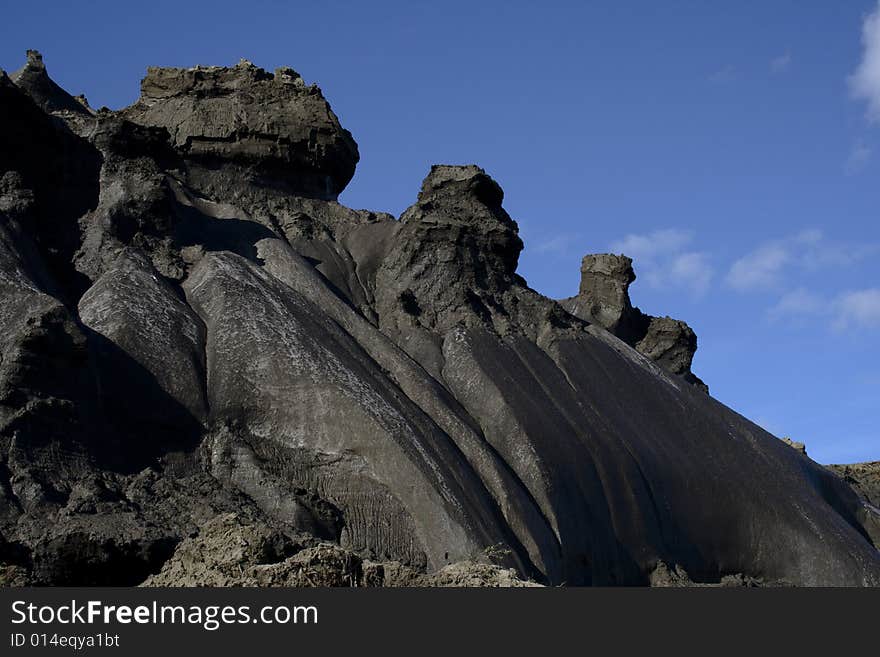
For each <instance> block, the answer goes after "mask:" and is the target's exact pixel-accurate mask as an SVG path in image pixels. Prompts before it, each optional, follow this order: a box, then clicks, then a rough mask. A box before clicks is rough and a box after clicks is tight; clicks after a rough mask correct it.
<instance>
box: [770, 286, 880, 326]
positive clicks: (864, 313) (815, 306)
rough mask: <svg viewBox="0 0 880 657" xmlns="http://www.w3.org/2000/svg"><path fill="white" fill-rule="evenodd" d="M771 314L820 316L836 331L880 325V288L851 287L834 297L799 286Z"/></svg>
mask: <svg viewBox="0 0 880 657" xmlns="http://www.w3.org/2000/svg"><path fill="white" fill-rule="evenodd" d="M767 316H768V317H769V318H770V319H771V320H773V321H780V320H792V319H798V318H813V319H820V320H821V321H823V322H827V323H828V325H829V326H830V327H831V328H832V329H834V330H835V331H845V330H856V329H865V328H869V329H870V328H880V288H867V289H863V290H850V291H847V292H841V293H839V294H836V295H834V296H830V297H823V296H820V295H818V294H816V293H814V292H811V291H809V290H807V289H805V288H798V289H796V290H793V291H791V292H788V293H787V294H784V295H783V296H782V297H781V298H780V299H779V302H778V303H777V304H776V305H775V306H773V307H772V308H770V309H769V310H768V311H767Z"/></svg>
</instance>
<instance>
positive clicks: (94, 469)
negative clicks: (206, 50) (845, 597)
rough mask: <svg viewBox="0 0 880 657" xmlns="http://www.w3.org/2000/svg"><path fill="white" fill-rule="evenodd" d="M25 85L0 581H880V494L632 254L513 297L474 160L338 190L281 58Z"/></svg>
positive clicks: (8, 215) (13, 142)
mask: <svg viewBox="0 0 880 657" xmlns="http://www.w3.org/2000/svg"><path fill="white" fill-rule="evenodd" d="M17 79H18V80H20V81H21V87H18V86H16V85H15V84H13V82H12V81H11V80H10V79H9V78H8V77H6V76H5V75H0V100H2V102H0V111H2V113H3V114H2V118H3V120H2V121H0V146H2V148H0V311H2V312H0V349H2V351H0V569H2V570H0V572H2V573H4V575H3V576H4V577H6V578H7V581H10V582H28V583H34V584H71V585H76V584H136V583H140V582H143V581H145V580H146V581H148V582H149V583H152V584H182V585H189V584H204V583H217V584H220V583H222V584H259V585H273V584H282V585H284V584H287V585H289V584H309V583H311V584H323V585H329V584H346V585H354V584H357V585H362V584H378V583H382V584H383V585H405V584H410V585H430V584H459V585H472V584H486V585H495V584H498V585H501V584H511V585H513V584H515V583H516V582H519V581H520V580H523V581H526V580H534V581H537V582H541V583H547V584H560V583H566V584H571V585H580V584H644V585H646V584H649V583H651V581H652V578H653V579H655V580H656V579H658V578H661V579H662V577H661V575H662V574H663V573H662V572H661V571H662V568H663V567H665V566H663V567H661V566H660V564H674V565H675V566H674V567H672V566H670V567H667V570H668V569H669V568H673V571H674V572H679V571H680V573H684V574H685V577H686V581H687V582H691V583H700V584H706V583H722V582H726V581H728V580H725V578H730V577H732V576H735V577H741V578H743V581H749V582H751V581H761V582H765V583H768V582H769V583H773V582H788V583H792V584H836V585H873V584H878V583H880V555H878V551H877V549H876V547H875V543H876V541H877V537H876V534H874V533H873V531H874V530H873V529H871V528H872V527H873V525H872V522H873V516H872V515H870V513H871V510H870V509H869V508H868V506H866V504H865V502H864V501H863V500H862V499H861V498H860V497H859V496H858V495H857V494H856V493H855V492H854V491H853V490H852V489H851V488H850V487H849V486H848V485H847V484H846V482H844V481H843V480H842V479H840V478H839V477H837V476H836V475H834V474H833V473H831V472H830V471H829V470H826V469H825V468H822V467H821V466H818V465H817V464H815V463H813V462H812V461H810V460H809V459H808V458H806V456H805V455H802V454H798V453H797V452H796V451H795V450H792V449H790V448H789V447H787V446H786V445H785V444H784V443H782V442H781V441H779V440H778V439H776V438H774V437H773V436H771V435H769V434H768V433H766V432H765V431H763V430H762V429H760V428H759V427H757V426H756V425H754V424H753V423H751V422H749V421H748V420H746V419H745V418H743V417H741V416H739V415H738V414H736V413H734V412H733V411H731V410H730V409H727V408H726V407H724V406H723V405H722V404H720V403H718V402H717V401H715V400H713V399H712V398H710V397H709V396H708V395H706V394H704V393H703V392H702V391H701V390H699V389H698V388H697V387H695V386H693V385H689V383H688V381H695V380H696V379H695V377H694V378H691V377H692V375H690V373H689V367H690V363H691V358H692V356H693V350H694V349H695V347H696V344H695V341H696V339H695V337H694V336H693V332H692V331H690V329H688V328H687V326H686V325H684V324H683V323H678V322H676V321H675V320H669V319H668V318H651V317H647V316H645V315H643V314H642V313H641V312H640V311H638V310H637V309H634V308H632V307H631V304H630V302H629V298H628V292H627V287H628V285H629V283H631V282H632V276H633V274H632V268H631V262H629V260H628V259H623V258H619V257H616V256H596V257H593V259H592V260H589V261H585V263H586V264H585V272H584V280H583V281H582V288H581V293H580V294H579V295H578V297H575V298H574V299H571V300H566V301H564V302H562V303H561V304H560V303H559V302H556V301H553V300H552V299H548V298H546V297H544V296H542V295H540V294H539V293H537V292H535V291H534V290H532V289H530V288H529V287H528V285H527V283H526V281H525V280H523V279H522V278H521V277H520V276H518V275H517V274H516V267H517V260H518V256H519V253H520V251H521V249H522V242H521V240H520V238H519V236H518V227H517V224H516V222H515V221H514V220H513V219H512V218H511V217H510V216H509V215H508V214H507V212H506V211H505V210H504V208H503V205H502V203H503V193H502V191H501V188H500V186H499V185H498V184H497V183H496V182H495V181H493V180H492V179H491V177H490V176H489V175H488V174H487V173H486V172H485V171H483V170H482V169H480V168H478V167H476V166H436V167H433V168H432V169H431V171H430V172H429V173H428V176H427V178H426V179H425V182H424V184H423V186H422V190H421V192H420V194H419V196H418V199H417V200H416V203H415V204H414V205H413V206H412V207H411V208H409V209H408V210H407V211H406V212H404V213H403V215H402V216H401V217H400V219H399V220H395V219H394V218H393V217H390V216H388V215H386V214H383V213H377V212H371V211H365V210H352V209H349V208H346V207H344V206H342V205H340V204H339V203H338V202H337V201H336V200H335V198H336V195H337V194H338V192H339V191H340V190H341V189H342V188H343V187H344V186H345V184H346V183H347V182H348V180H349V179H350V177H351V175H352V173H353V170H354V166H355V163H356V161H357V150H356V146H355V145H354V141H353V140H352V138H351V136H350V135H349V134H348V133H347V132H346V131H345V130H344V129H343V128H342V127H341V126H340V125H339V122H338V120H337V118H336V117H335V116H334V115H333V113H332V111H331V110H330V108H329V105H327V103H326V101H325V100H324V99H323V97H322V96H321V94H320V92H319V91H318V90H317V89H316V88H314V87H307V86H305V85H304V84H303V83H302V82H301V79H300V78H299V77H298V76H297V75H296V74H295V73H293V72H292V71H291V70H289V69H281V70H279V71H277V72H276V73H275V75H272V74H269V73H266V72H265V71H263V70H261V69H258V68H256V67H255V66H253V65H251V64H248V63H242V64H239V65H237V66H235V67H232V68H222V67H210V68H201V67H196V68H193V69H150V71H149V72H148V75H147V78H146V79H145V80H144V83H143V85H142V97H141V99H140V100H139V101H138V102H137V103H135V104H134V105H133V106H132V107H130V108H127V109H125V110H122V111H119V112H111V111H109V110H103V111H98V112H94V113H93V112H91V111H89V110H87V109H86V110H85V111H74V110H73V109H69V108H68V109H65V105H64V103H62V102H61V101H63V100H64V97H65V96H63V95H60V94H59V91H58V90H56V89H55V87H52V86H51V85H48V83H47V82H46V80H48V75H47V73H46V71H45V67H44V66H43V65H42V62H41V61H40V60H39V58H38V57H37V56H36V55H33V54H32V55H30V56H29V63H28V65H27V66H26V69H25V72H23V73H22V74H21V75H20V76H18V78H17ZM37 82H39V84H37ZM47 89H48V90H49V91H46V90H47ZM59 99H60V100H59ZM58 103H61V109H58V107H59V105H58ZM615 336H618V337H615ZM619 338H622V339H619ZM230 518H235V520H234V521H233V520H230ZM246 535H253V536H254V537H256V544H254V545H251V544H250V543H247V544H246V545H242V543H241V541H242V540H244V537H245V536H246ZM487 551H488V552H492V554H494V555H495V556H496V557H497V558H495V559H493V563H492V564H488V563H481V564H480V563H475V555H481V554H486V553H487ZM239 566H240V568H239ZM658 568H659V569H660V570H659V571H658ZM510 569H514V571H515V572H516V573H517V574H518V576H516V577H514V576H512V575H510ZM673 571H669V572H673ZM236 573H237V574H236ZM658 573H660V574H658ZM670 577H671V575H670ZM667 579H668V578H667ZM672 579H675V578H672ZM678 580H680V581H685V579H684V578H681V577H680V578H678V579H677V581H678Z"/></svg>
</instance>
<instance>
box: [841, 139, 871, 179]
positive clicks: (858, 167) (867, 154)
mask: <svg viewBox="0 0 880 657" xmlns="http://www.w3.org/2000/svg"><path fill="white" fill-rule="evenodd" d="M871 152H872V151H871V147H870V146H868V145H867V144H865V142H864V141H862V140H861V139H860V140H859V141H857V142H856V143H855V144H853V147H852V149H850V152H849V157H847V158H846V167H845V171H846V174H847V175H848V176H854V175H855V174H857V173H859V172H860V171H862V170H863V169H864V168H865V167H866V166H867V165H868V162H869V161H870V160H871Z"/></svg>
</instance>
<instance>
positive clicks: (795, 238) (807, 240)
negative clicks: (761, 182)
mask: <svg viewBox="0 0 880 657" xmlns="http://www.w3.org/2000/svg"><path fill="white" fill-rule="evenodd" d="M877 253H880V244H876V243H863V244H844V243H837V242H832V241H830V240H828V239H827V238H826V237H825V235H824V234H823V233H822V231H821V230H817V229H807V230H803V231H801V232H799V233H797V234H795V235H792V236H790V237H787V238H785V239H781V240H773V241H770V242H765V243H764V244H761V245H759V246H758V247H756V248H755V249H754V250H752V251H751V252H749V253H747V254H746V255H744V256H743V257H742V258H740V259H739V260H737V261H735V262H734V263H733V265H731V267H730V270H729V271H728V273H727V276H726V279H725V280H726V282H727V284H728V285H729V286H730V287H732V288H734V289H735V290H739V291H740V292H746V291H749V290H768V289H769V290H772V289H778V288H779V287H780V286H782V285H783V284H784V283H785V279H786V273H787V272H788V270H790V269H798V270H801V271H819V270H822V269H827V268H841V267H850V266H852V265H854V264H856V263H858V262H860V261H861V260H864V259H865V258H867V257H869V256H871V255H874V254H877Z"/></svg>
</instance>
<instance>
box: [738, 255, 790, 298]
mask: <svg viewBox="0 0 880 657" xmlns="http://www.w3.org/2000/svg"><path fill="white" fill-rule="evenodd" d="M790 261H791V254H790V253H789V250H788V249H787V248H786V247H785V246H784V245H782V244H765V245H763V246H759V247H758V248H757V249H755V250H754V251H752V252H751V253H748V254H746V255H744V256H743V257H742V258H740V259H739V260H737V261H736V262H734V263H733V265H731V267H730V271H728V272H727V278H726V281H727V284H728V285H730V286H731V287H732V288H734V289H736V290H739V291H741V292H744V291H746V290H751V289H755V288H768V287H769V288H772V287H775V286H777V285H778V284H779V283H780V275H781V273H782V270H783V268H784V267H785V265H787V264H788V263H789V262H790Z"/></svg>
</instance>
